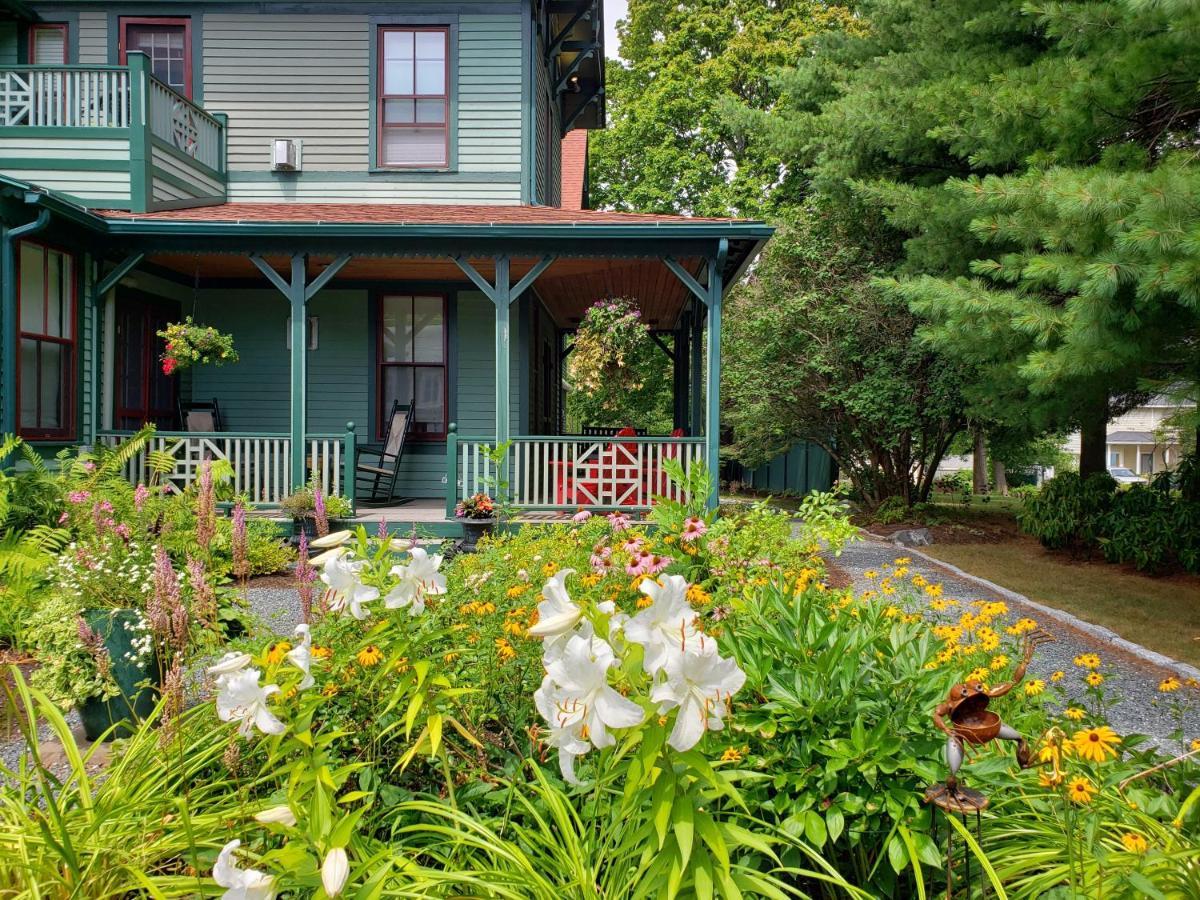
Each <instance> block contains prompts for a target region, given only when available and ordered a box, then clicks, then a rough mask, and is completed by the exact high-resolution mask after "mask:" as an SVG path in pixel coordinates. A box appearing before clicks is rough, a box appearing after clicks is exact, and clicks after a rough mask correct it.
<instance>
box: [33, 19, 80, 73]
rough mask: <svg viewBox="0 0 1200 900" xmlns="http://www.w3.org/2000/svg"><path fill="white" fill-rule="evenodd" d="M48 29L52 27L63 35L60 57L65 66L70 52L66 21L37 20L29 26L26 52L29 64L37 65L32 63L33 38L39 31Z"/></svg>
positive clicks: (68, 30)
mask: <svg viewBox="0 0 1200 900" xmlns="http://www.w3.org/2000/svg"><path fill="white" fill-rule="evenodd" d="M49 29H54V30H55V31H61V32H62V35H63V58H62V61H63V65H64V66H65V65H66V64H67V63H68V62H70V54H71V46H70V37H71V34H70V29H69V28H68V26H67V23H66V22H38V23H37V24H35V25H30V26H29V47H28V50H27V52H28V54H29V55H28V59H29V64H30V65H37V63H34V61H33V60H34V52H33V51H34V46H35V39H34V38H35V35H36V34H37V32H39V31H46V30H49ZM44 65H48V63H47V64H44Z"/></svg>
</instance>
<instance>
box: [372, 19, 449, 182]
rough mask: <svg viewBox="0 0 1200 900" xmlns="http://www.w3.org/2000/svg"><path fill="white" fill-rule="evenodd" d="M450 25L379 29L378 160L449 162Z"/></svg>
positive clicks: (417, 164) (398, 164)
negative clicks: (446, 26) (448, 28)
mask: <svg viewBox="0 0 1200 900" xmlns="http://www.w3.org/2000/svg"><path fill="white" fill-rule="evenodd" d="M448 48H449V31H448V30H447V29H445V28H381V29H380V30H379V77H378V78H377V79H376V83H377V84H378V91H379V96H378V98H377V101H378V102H377V107H378V112H377V115H378V116H379V122H378V124H379V165H380V166H384V167H391V168H444V167H446V166H448V165H449V164H450V162H449V161H450V128H449V118H450V87H449V82H450V77H449V62H448V60H449V53H448Z"/></svg>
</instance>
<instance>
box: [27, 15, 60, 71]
mask: <svg viewBox="0 0 1200 900" xmlns="http://www.w3.org/2000/svg"><path fill="white" fill-rule="evenodd" d="M29 62H30V63H31V64H32V65H35V66H61V65H63V64H64V63H66V62H67V26H66V25H50V24H44V25H31V26H30V27H29Z"/></svg>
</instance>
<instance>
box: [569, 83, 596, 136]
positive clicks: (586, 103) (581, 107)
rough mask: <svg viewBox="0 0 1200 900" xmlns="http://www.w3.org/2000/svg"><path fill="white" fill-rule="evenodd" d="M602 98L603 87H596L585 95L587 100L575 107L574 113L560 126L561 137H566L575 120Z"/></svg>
mask: <svg viewBox="0 0 1200 900" xmlns="http://www.w3.org/2000/svg"><path fill="white" fill-rule="evenodd" d="M603 96H604V88H603V87H597V88H596V89H595V90H594V91H592V92H591V93H590V94H588V95H587V99H586V100H584V101H583V102H582V103H580V104H579V106H578V107H576V109H575V112H573V113H571V115H570V116H569V117H568V118H567V120H566V121H565V122H563V124H562V133H563V137H566V136H567V132H568V131H570V130H571V127H572V126H573V125H574V124H575V122H576V120H577V119H578V118H579V117H580V116H582V115H583V114H584V112H585V111H586V110H587V108H588V107H589V106H591V105H592V104H593V103H595V102H596V101H597V100H599V99H600V98H601V97H603Z"/></svg>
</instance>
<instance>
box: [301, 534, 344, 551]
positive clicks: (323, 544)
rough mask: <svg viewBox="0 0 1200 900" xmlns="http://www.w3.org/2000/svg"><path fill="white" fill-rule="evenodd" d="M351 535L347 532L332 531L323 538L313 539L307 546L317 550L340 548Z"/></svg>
mask: <svg viewBox="0 0 1200 900" xmlns="http://www.w3.org/2000/svg"><path fill="white" fill-rule="evenodd" d="M352 536H353V535H351V533H350V532H349V531H332V532H330V533H329V534H327V535H325V537H319V538H315V539H314V540H312V541H309V544H308V546H310V547H315V548H316V549H318V550H327V549H329V548H330V547H340V546H342V544H344V543H346V541H348V540H350V538H351V537H352Z"/></svg>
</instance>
